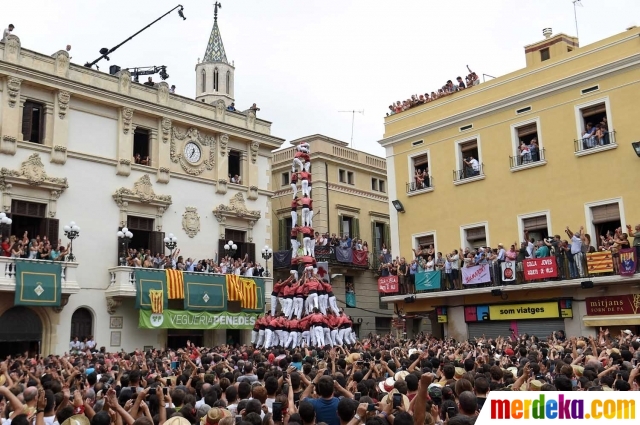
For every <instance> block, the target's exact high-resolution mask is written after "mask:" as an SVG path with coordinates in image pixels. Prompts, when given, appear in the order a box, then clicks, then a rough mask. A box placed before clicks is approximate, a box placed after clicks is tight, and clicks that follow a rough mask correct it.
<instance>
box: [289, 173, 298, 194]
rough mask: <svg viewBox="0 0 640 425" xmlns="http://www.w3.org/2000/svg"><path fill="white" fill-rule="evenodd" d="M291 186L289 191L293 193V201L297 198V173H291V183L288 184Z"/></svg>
mask: <svg viewBox="0 0 640 425" xmlns="http://www.w3.org/2000/svg"><path fill="white" fill-rule="evenodd" d="M289 184H290V185H291V190H292V191H293V199H296V196H298V173H296V172H293V173H291V181H290V182H289Z"/></svg>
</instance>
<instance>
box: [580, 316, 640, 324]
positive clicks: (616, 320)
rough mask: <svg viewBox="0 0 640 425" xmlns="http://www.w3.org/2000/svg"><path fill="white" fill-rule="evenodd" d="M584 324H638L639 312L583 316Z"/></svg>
mask: <svg viewBox="0 0 640 425" xmlns="http://www.w3.org/2000/svg"><path fill="white" fill-rule="evenodd" d="M582 322H583V323H584V325H585V326H615V325H620V326H624V325H640V314H619V315H611V316H584V317H583V318H582Z"/></svg>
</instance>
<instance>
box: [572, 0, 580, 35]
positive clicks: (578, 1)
mask: <svg viewBox="0 0 640 425" xmlns="http://www.w3.org/2000/svg"><path fill="white" fill-rule="evenodd" d="M577 3H580V0H573V18H574V19H575V21H576V38H577V39H578V40H579V39H580V35H579V34H578V11H577V8H576V4H577ZM578 42H579V41H578Z"/></svg>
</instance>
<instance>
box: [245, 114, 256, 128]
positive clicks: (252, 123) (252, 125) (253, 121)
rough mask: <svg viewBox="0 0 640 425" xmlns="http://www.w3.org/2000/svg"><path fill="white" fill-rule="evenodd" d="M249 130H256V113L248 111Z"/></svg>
mask: <svg viewBox="0 0 640 425" xmlns="http://www.w3.org/2000/svg"><path fill="white" fill-rule="evenodd" d="M247 128H248V129H249V130H253V129H254V128H256V111H252V110H249V111H247Z"/></svg>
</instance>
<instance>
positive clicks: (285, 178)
mask: <svg viewBox="0 0 640 425" xmlns="http://www.w3.org/2000/svg"><path fill="white" fill-rule="evenodd" d="M288 185H289V173H288V172H286V173H282V186H288Z"/></svg>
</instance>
